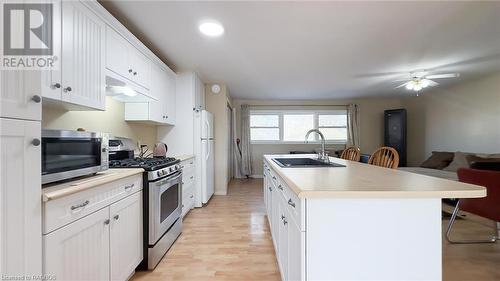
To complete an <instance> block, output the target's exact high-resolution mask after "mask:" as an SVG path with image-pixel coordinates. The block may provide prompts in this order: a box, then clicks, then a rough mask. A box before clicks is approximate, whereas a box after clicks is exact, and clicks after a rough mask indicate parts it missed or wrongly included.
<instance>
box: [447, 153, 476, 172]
mask: <svg viewBox="0 0 500 281" xmlns="http://www.w3.org/2000/svg"><path fill="white" fill-rule="evenodd" d="M468 155H471V153H465V152H460V151H457V152H455V155H454V156H453V161H451V163H450V165H448V167H446V168H444V169H443V170H444V171H449V172H456V171H458V169H460V168H469V161H467V156H468Z"/></svg>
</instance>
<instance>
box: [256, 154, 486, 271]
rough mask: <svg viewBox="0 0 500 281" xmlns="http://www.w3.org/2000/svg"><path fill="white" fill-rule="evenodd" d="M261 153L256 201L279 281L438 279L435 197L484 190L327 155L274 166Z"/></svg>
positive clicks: (479, 194) (479, 193)
mask: <svg viewBox="0 0 500 281" xmlns="http://www.w3.org/2000/svg"><path fill="white" fill-rule="evenodd" d="M292 157H311V158H313V157H315V155H265V156H264V201H265V205H266V212H267V215H268V219H269V224H270V227H271V233H272V238H273V242H274V246H275V251H276V256H277V259H278V265H279V268H280V272H281V277H282V279H283V280H441V278H442V261H441V260H442V253H441V248H442V246H441V241H442V239H441V237H442V232H441V216H442V214H441V198H479V197H484V196H486V189H485V188H483V187H480V186H475V185H471V184H465V183H460V182H455V181H449V180H445V179H439V178H434V177H429V176H423V175H418V174H413V173H408V172H403V171H399V170H393V169H387V168H381V167H376V166H371V165H367V164H363V163H359V162H353V161H345V160H342V159H338V158H330V161H332V162H334V163H336V164H340V165H343V167H312V168H309V167H307V168H297V167H281V166H280V165H278V163H277V162H275V161H274V160H273V158H292Z"/></svg>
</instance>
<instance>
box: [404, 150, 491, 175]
mask: <svg viewBox="0 0 500 281" xmlns="http://www.w3.org/2000/svg"><path fill="white" fill-rule="evenodd" d="M471 167H474V168H479V167H482V168H484V169H493V170H494V169H497V168H499V167H500V153H494V154H484V153H470V152H461V151H457V152H447V151H433V152H432V155H431V156H430V157H429V158H428V159H427V160H425V161H424V162H423V163H422V164H421V165H420V166H419V167H400V168H399V169H400V170H402V171H407V172H412V173H416V174H421V175H426V176H432V177H438V178H443V179H448V180H455V181H458V176H457V171H458V170H459V169H460V168H471Z"/></svg>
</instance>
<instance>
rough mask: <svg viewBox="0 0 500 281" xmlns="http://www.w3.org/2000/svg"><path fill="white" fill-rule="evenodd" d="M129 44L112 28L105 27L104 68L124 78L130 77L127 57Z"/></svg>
mask: <svg viewBox="0 0 500 281" xmlns="http://www.w3.org/2000/svg"><path fill="white" fill-rule="evenodd" d="M129 45H130V43H129V42H128V41H127V40H125V38H123V37H122V36H121V35H120V34H119V33H118V32H116V31H115V30H114V29H113V28H111V27H109V26H107V27H106V68H107V69H109V70H111V71H113V72H115V73H117V74H119V75H121V76H123V77H126V78H130V75H131V72H132V69H131V66H130V62H129V59H128V49H129ZM129 70H130V71H129Z"/></svg>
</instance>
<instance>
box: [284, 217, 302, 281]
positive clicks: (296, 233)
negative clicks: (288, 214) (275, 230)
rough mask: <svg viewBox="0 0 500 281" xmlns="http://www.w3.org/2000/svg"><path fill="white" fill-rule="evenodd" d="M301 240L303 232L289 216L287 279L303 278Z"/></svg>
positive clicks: (296, 280)
mask: <svg viewBox="0 0 500 281" xmlns="http://www.w3.org/2000/svg"><path fill="white" fill-rule="evenodd" d="M303 241H305V232H303V231H301V230H300V228H299V226H298V225H297V222H296V221H295V220H294V219H293V218H290V219H289V220H288V280H290V281H299V280H305V275H303V273H304V270H303V268H304V256H305V253H304V251H303V249H304V247H305V246H303V244H302V243H303Z"/></svg>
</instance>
